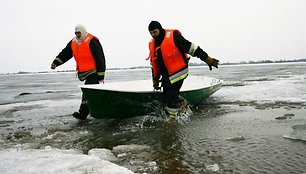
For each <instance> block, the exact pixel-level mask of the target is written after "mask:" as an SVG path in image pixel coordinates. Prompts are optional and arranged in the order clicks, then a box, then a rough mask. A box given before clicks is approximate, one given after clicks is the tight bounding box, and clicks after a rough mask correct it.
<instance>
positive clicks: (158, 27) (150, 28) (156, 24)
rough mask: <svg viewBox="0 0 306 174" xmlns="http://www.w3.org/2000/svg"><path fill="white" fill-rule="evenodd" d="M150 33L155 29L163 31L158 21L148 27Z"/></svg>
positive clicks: (152, 22)
mask: <svg viewBox="0 0 306 174" xmlns="http://www.w3.org/2000/svg"><path fill="white" fill-rule="evenodd" d="M148 29H149V31H153V30H155V29H160V30H161V29H163V27H162V26H161V25H160V23H159V22H158V21H151V22H150V24H149V27H148Z"/></svg>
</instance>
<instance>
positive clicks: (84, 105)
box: [79, 73, 99, 116]
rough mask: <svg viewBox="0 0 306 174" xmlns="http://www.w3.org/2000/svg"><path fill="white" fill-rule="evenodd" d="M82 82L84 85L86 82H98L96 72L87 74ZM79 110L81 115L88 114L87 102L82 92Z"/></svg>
mask: <svg viewBox="0 0 306 174" xmlns="http://www.w3.org/2000/svg"><path fill="white" fill-rule="evenodd" d="M84 84H85V85H87V84H99V80H98V74H97V73H94V74H91V75H89V76H88V77H87V78H86V79H85V83H84ZM79 112H80V113H81V114H83V115H86V116H87V115H88V114H89V109H88V106H87V102H86V99H85V96H84V95H83V94H82V102H81V105H80V109H79Z"/></svg>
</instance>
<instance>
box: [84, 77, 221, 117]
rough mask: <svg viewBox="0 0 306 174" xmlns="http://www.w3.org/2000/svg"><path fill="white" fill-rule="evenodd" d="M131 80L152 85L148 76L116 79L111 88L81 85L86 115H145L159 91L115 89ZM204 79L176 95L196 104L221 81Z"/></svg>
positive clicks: (155, 101) (159, 98)
mask: <svg viewBox="0 0 306 174" xmlns="http://www.w3.org/2000/svg"><path fill="white" fill-rule="evenodd" d="M187 79H188V78H187ZM206 80H207V79H206ZM133 83H134V84H136V85H138V83H139V84H143V85H146V84H147V85H149V84H150V88H151V86H152V82H151V80H147V81H141V82H140V81H139V82H136V81H130V82H124V83H122V84H120V83H116V85H114V86H113V88H111V86H112V84H111V85H109V86H108V87H105V88H103V87H102V88H100V87H101V86H103V85H99V88H98V87H97V85H82V86H81V89H82V92H83V95H84V96H85V98H86V100H87V104H88V107H89V112H90V115H91V116H92V117H94V118H115V119H116V118H127V117H133V116H139V115H146V114H148V113H150V112H153V111H154V108H156V105H158V104H161V103H162V101H163V97H162V92H161V91H153V90H152V88H151V90H146V89H145V90H139V89H135V90H128V89H125V90H122V89H119V88H120V86H121V88H124V87H125V86H128V85H130V84H133ZM184 83H186V81H185V82H184ZM189 83H190V82H189ZM208 83H209V84H205V85H203V87H195V88H193V89H188V88H186V89H185V90H182V91H181V92H180V95H181V96H182V97H183V98H184V99H185V100H187V101H188V103H189V104H191V105H198V104H200V103H202V102H203V100H204V99H206V98H207V97H209V96H210V95H212V94H213V93H214V92H216V91H217V90H219V89H220V88H221V86H222V81H221V80H218V79H213V78H210V79H208ZM138 87H139V85H138Z"/></svg>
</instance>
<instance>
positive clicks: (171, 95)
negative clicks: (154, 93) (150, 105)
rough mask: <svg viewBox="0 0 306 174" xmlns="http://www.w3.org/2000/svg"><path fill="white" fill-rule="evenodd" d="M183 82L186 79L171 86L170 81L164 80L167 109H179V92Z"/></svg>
mask: <svg viewBox="0 0 306 174" xmlns="http://www.w3.org/2000/svg"><path fill="white" fill-rule="evenodd" d="M183 82H184V79H183V80H179V81H177V82H175V83H173V84H171V83H170V81H169V80H168V79H167V80H163V82H162V83H163V84H162V86H163V97H164V101H165V104H166V106H167V107H169V108H175V109H177V108H179V103H180V99H179V92H180V89H181V87H182V85H183Z"/></svg>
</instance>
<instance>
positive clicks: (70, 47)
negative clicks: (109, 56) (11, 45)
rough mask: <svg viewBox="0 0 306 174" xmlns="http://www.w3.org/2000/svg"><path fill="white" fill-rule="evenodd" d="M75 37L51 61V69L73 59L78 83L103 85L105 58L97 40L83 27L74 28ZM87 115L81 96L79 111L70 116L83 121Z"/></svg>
mask: <svg viewBox="0 0 306 174" xmlns="http://www.w3.org/2000/svg"><path fill="white" fill-rule="evenodd" d="M75 35H76V37H74V38H73V39H72V40H71V41H70V42H69V43H68V44H67V45H66V47H65V48H64V49H63V50H62V51H61V52H60V53H59V54H58V55H57V56H56V58H55V59H54V60H53V62H52V64H51V69H55V68H56V67H57V66H59V65H62V64H64V63H65V62H67V61H68V60H70V59H71V58H72V57H74V59H75V61H76V71H77V73H78V78H79V80H80V81H84V80H85V84H99V83H104V76H105V56H104V52H103V48H102V46H101V43H100V41H99V39H98V38H97V37H95V36H93V35H92V34H90V33H88V32H87V31H86V28H85V27H84V26H83V25H76V26H75ZM88 114H89V110H88V106H87V104H86V99H85V98H84V95H82V102H81V105H80V108H79V111H78V112H74V113H73V114H72V115H73V117H75V118H77V119H80V120H85V119H86V118H87V116H88Z"/></svg>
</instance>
